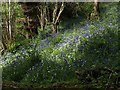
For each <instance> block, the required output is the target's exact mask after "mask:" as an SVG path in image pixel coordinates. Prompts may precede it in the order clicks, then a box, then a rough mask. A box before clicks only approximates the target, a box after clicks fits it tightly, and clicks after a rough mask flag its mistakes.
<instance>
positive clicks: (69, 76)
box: [1, 3, 119, 86]
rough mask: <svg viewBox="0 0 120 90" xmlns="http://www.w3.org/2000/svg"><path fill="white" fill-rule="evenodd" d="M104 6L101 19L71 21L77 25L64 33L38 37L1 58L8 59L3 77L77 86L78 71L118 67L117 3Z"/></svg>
mask: <svg viewBox="0 0 120 90" xmlns="http://www.w3.org/2000/svg"><path fill="white" fill-rule="evenodd" d="M103 6H104V7H103V8H104V9H103V10H104V11H102V10H101V11H102V13H103V15H102V17H103V20H102V21H101V22H99V21H94V22H93V23H90V22H88V21H85V22H82V21H81V22H80V21H79V22H78V23H74V22H73V24H71V23H70V24H68V26H69V25H70V26H72V25H73V26H72V28H69V29H68V28H67V27H68V26H66V28H65V31H64V32H62V33H59V34H56V35H53V36H52V37H49V38H46V39H44V40H42V41H39V38H38V39H36V40H35V41H33V43H34V44H32V45H31V47H29V48H28V47H27V49H26V47H25V49H24V48H23V49H21V50H20V51H18V52H17V53H15V54H13V53H7V55H6V56H4V57H1V59H3V60H6V61H7V62H6V64H5V66H6V67H5V68H4V69H3V70H4V71H3V79H7V80H14V81H18V82H22V83H26V84H27V83H28V84H30V83H31V84H32V83H39V84H41V85H42V84H43V85H48V86H49V85H50V83H51V84H52V83H55V82H63V83H64V85H65V83H67V82H68V86H69V83H73V86H75V84H78V83H79V81H78V80H77V78H76V76H75V73H74V72H75V71H76V70H81V69H85V68H91V67H93V66H95V67H96V66H108V67H112V68H115V67H116V66H118V65H119V64H118V61H119V60H118V56H119V53H118V52H119V51H118V48H117V41H116V40H117V36H116V35H117V34H116V33H117V24H116V19H115V18H116V17H117V15H116V14H117V11H116V7H117V6H116V5H115V4H114V3H112V4H111V3H109V4H106V3H104V5H103ZM66 29H67V30H66ZM113 29H114V30H113ZM103 34H104V35H103ZM111 42H112V43H111ZM33 46H34V47H33ZM113 60H114V61H113ZM31 62H32V63H31ZM116 62H117V63H116ZM2 65H4V64H2ZM14 72H15V73H14ZM58 85H59V84H58ZM98 85H100V84H98ZM78 86H79V85H78ZM101 86H102V85H101Z"/></svg>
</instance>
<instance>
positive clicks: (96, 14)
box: [90, 0, 100, 20]
mask: <svg viewBox="0 0 120 90" xmlns="http://www.w3.org/2000/svg"><path fill="white" fill-rule="evenodd" d="M99 13H100V12H99V2H98V0H94V7H93V11H92V13H91V14H90V20H92V19H99Z"/></svg>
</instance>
